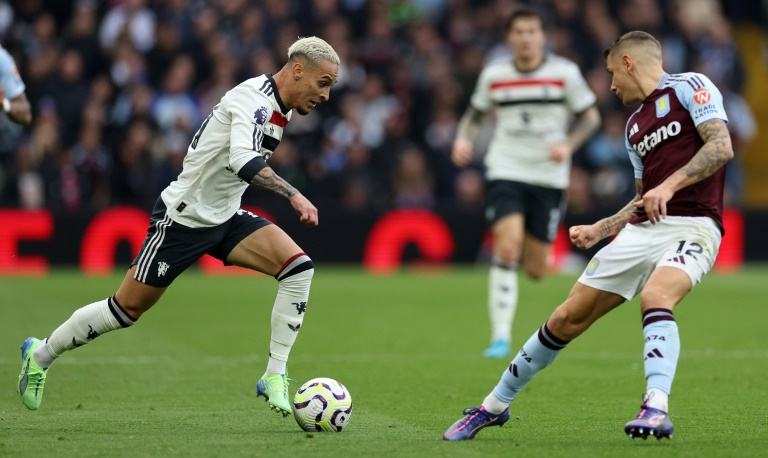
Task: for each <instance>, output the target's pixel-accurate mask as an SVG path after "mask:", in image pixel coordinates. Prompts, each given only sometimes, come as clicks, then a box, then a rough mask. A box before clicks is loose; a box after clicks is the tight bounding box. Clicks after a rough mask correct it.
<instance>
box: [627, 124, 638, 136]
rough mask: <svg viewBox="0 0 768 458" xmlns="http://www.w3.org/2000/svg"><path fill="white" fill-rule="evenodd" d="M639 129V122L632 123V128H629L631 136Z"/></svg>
mask: <svg viewBox="0 0 768 458" xmlns="http://www.w3.org/2000/svg"><path fill="white" fill-rule="evenodd" d="M638 130H640V128H639V127H637V123H634V124H633V125H632V128H631V129H629V136H630V137H631V136H633V135H635V134H636V133H637V131H638Z"/></svg>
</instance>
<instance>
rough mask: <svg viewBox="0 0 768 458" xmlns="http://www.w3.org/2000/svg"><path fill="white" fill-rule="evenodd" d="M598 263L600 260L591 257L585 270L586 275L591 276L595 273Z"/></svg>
mask: <svg viewBox="0 0 768 458" xmlns="http://www.w3.org/2000/svg"><path fill="white" fill-rule="evenodd" d="M599 265H600V260H599V259H597V258H592V260H591V261H590V262H589V265H587V271H586V272H585V273H586V274H587V276H591V275H592V274H594V273H595V271H596V270H597V266H599Z"/></svg>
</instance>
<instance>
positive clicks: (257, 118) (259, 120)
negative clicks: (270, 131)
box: [253, 107, 269, 126]
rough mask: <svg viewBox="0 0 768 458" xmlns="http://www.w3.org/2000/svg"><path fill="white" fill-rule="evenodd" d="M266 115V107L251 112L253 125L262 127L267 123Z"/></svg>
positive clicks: (267, 111)
mask: <svg viewBox="0 0 768 458" xmlns="http://www.w3.org/2000/svg"><path fill="white" fill-rule="evenodd" d="M268 113H269V110H267V107H261V108H259V109H258V110H256V111H254V112H253V122H254V123H255V124H258V125H260V126H263V125H264V123H266V122H267V114H268Z"/></svg>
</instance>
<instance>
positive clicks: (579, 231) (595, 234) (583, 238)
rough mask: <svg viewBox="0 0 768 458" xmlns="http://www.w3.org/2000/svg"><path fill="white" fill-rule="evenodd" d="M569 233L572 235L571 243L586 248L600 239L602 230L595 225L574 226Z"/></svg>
mask: <svg viewBox="0 0 768 458" xmlns="http://www.w3.org/2000/svg"><path fill="white" fill-rule="evenodd" d="M568 235H569V236H570V237H571V243H573V244H574V245H576V246H577V247H579V248H582V249H584V250H586V249H587V248H591V247H592V246H594V244H595V243H597V242H599V241H600V231H599V230H598V228H597V227H595V226H594V225H590V226H572V227H571V228H570V229H569V230H568Z"/></svg>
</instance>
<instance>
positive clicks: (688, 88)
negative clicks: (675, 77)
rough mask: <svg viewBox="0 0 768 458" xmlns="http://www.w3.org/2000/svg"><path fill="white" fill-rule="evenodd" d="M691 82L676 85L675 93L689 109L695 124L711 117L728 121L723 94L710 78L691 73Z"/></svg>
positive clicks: (689, 80)
mask: <svg viewBox="0 0 768 458" xmlns="http://www.w3.org/2000/svg"><path fill="white" fill-rule="evenodd" d="M690 75H691V76H690V78H689V79H688V82H689V84H686V83H683V84H678V85H677V86H675V94H676V95H677V98H678V100H680V103H681V104H682V105H683V106H684V107H685V108H686V109H687V110H688V113H690V115H691V119H693V124H694V125H695V126H696V127H698V126H699V124H701V123H703V122H704V121H709V120H710V119H715V118H717V119H722V120H723V121H725V122H728V116H727V115H726V114H725V108H724V107H723V95H722V94H721V93H720V90H719V89H717V86H715V85H714V83H712V81H710V79H709V78H707V77H706V76H704V75H702V74H701V73H691V74H690Z"/></svg>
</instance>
